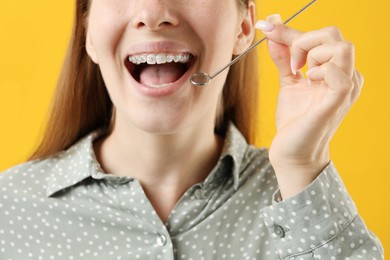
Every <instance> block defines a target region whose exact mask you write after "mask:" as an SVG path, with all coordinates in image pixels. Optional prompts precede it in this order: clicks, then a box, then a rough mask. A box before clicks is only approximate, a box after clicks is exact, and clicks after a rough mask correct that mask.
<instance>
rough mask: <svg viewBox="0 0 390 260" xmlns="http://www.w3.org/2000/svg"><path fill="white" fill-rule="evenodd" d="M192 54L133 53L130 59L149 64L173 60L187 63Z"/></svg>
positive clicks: (136, 62) (137, 62)
mask: <svg viewBox="0 0 390 260" xmlns="http://www.w3.org/2000/svg"><path fill="white" fill-rule="evenodd" d="M191 56H192V55H191V54H189V53H183V54H171V53H168V54H165V53H158V54H145V55H133V56H130V57H129V61H130V62H131V63H134V64H137V65H138V64H141V63H147V64H164V63H171V62H180V63H187V62H189V61H190V59H191Z"/></svg>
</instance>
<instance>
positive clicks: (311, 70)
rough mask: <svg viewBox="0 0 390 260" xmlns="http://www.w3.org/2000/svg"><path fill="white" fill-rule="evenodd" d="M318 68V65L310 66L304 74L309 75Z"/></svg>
mask: <svg viewBox="0 0 390 260" xmlns="http://www.w3.org/2000/svg"><path fill="white" fill-rule="evenodd" d="M318 68H319V67H318V66H316V67H313V68H311V69H308V70H307V71H306V76H308V77H309V75H310V74H312V73H313V72H315V71H317V70H318Z"/></svg>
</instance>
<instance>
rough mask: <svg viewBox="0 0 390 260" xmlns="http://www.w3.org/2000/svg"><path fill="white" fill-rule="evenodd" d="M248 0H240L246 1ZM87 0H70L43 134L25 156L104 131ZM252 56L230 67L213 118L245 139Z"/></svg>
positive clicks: (106, 109) (249, 131) (249, 130)
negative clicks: (69, 25) (89, 47)
mask: <svg viewBox="0 0 390 260" xmlns="http://www.w3.org/2000/svg"><path fill="white" fill-rule="evenodd" d="M249 1H251V0H241V1H240V2H239V5H242V4H243V5H244V7H247V6H248V2H249ZM89 2H90V1H89V0H76V16H75V22H74V29H73V33H72V37H71V41H70V45H69V47H68V51H67V54H66V58H65V61H64V64H63V67H62V71H61V74H60V77H59V80H58V83H57V88H56V91H55V94H54V98H53V101H52V104H51V108H50V116H49V119H48V122H47V126H46V130H45V133H44V136H43V139H42V141H41V143H40V145H39V146H38V148H37V150H36V151H35V152H34V153H33V155H32V156H31V158H30V159H31V160H33V159H42V158H45V157H48V156H50V155H53V154H55V153H57V152H59V151H61V150H64V149H67V148H69V147H70V146H72V145H73V144H74V143H76V142H77V141H78V140H79V139H80V138H82V137H83V136H85V135H86V134H88V133H89V132H91V131H93V130H95V129H103V131H107V132H109V131H110V126H111V121H112V118H113V114H114V112H113V110H114V107H113V104H112V102H111V100H110V97H109V95H108V93H107V90H106V87H105V84H104V81H103V78H102V75H101V73H100V69H99V67H98V65H96V64H95V63H93V62H92V60H91V59H90V58H89V56H88V54H87V52H86V49H85V45H86V40H85V36H86V21H87V16H88V10H89ZM257 74H258V72H257V57H256V53H255V52H252V53H250V54H249V55H247V56H246V57H244V58H243V59H241V60H240V61H239V62H237V63H236V64H235V65H233V66H232V67H231V68H230V71H229V74H228V76H227V80H226V84H225V87H224V89H223V93H222V100H221V104H222V107H223V109H221V110H223V111H221V112H222V113H220V115H218V117H219V118H220V119H221V118H222V120H218V119H217V120H216V122H218V123H216V129H218V128H220V127H221V125H222V122H226V120H231V121H232V122H234V123H235V125H236V126H237V127H238V129H239V130H240V131H241V133H242V134H243V135H244V137H245V138H246V140H247V141H248V143H254V141H255V132H256V122H257V119H258V118H257V114H258V103H257V100H258V91H257V90H258V81H257Z"/></svg>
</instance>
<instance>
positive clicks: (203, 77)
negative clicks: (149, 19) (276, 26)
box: [191, 0, 317, 87]
mask: <svg viewBox="0 0 390 260" xmlns="http://www.w3.org/2000/svg"><path fill="white" fill-rule="evenodd" d="M316 1H317V0H312V1H311V2H310V3H308V4H307V5H305V6H304V7H303V8H302V9H300V10H299V11H298V12H296V13H295V14H293V15H292V16H291V17H290V18H288V19H287V20H286V21H284V22H283V24H287V23H288V22H289V21H291V20H292V19H294V18H295V17H296V16H297V15H299V14H300V13H302V12H303V11H304V10H305V9H306V8H308V7H309V6H311V5H312V4H313V3H314V2H316ZM266 38H267V37H263V38H262V39H261V40H259V41H258V42H256V43H254V44H253V45H252V46H250V47H249V48H248V49H246V50H245V51H244V52H243V53H241V54H240V55H238V56H237V57H236V58H234V59H233V60H232V61H231V62H229V63H228V64H227V65H226V66H224V67H223V68H221V69H220V70H218V71H217V72H215V73H214V74H212V75H209V74H208V73H206V72H198V73H194V74H193V75H192V77H191V83H192V84H194V85H195V86H199V87H201V86H204V85H207V84H208V83H209V82H210V81H211V80H212V79H213V78H214V77H216V76H217V75H218V74H220V73H221V72H222V71H224V70H225V69H227V68H229V67H230V66H232V65H233V64H234V63H236V62H237V61H238V60H240V59H241V58H242V57H244V56H245V55H246V54H247V53H248V52H250V51H251V50H253V49H254V48H255V47H256V46H257V45H259V44H260V43H262V42H263V41H264V40H265V39H266Z"/></svg>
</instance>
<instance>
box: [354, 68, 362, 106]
mask: <svg viewBox="0 0 390 260" xmlns="http://www.w3.org/2000/svg"><path fill="white" fill-rule="evenodd" d="M353 83H354V87H353V90H352V94H351V105H352V104H354V103H355V102H356V100H357V99H358V98H359V96H360V93H361V91H362V88H363V84H364V78H363V75H362V74H361V73H360V72H359V71H357V70H354V71H353Z"/></svg>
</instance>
